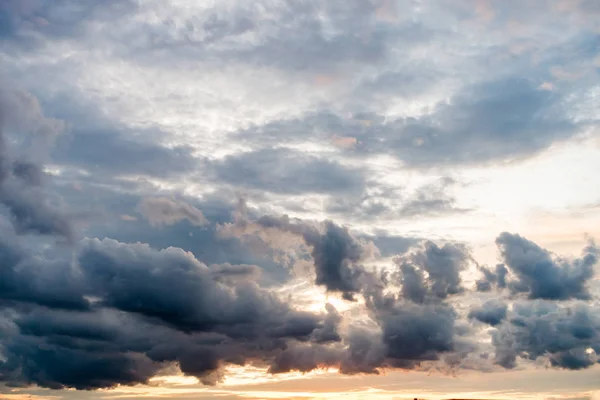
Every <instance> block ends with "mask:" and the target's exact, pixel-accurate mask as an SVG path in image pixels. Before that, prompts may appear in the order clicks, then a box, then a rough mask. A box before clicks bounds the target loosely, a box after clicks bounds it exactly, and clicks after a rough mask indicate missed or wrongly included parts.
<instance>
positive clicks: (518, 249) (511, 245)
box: [496, 232, 598, 300]
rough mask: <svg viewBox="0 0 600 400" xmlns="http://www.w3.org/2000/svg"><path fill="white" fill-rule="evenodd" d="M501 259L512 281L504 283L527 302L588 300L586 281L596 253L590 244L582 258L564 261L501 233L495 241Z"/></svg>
mask: <svg viewBox="0 0 600 400" xmlns="http://www.w3.org/2000/svg"><path fill="white" fill-rule="evenodd" d="M496 245H497V246H498V248H499V249H500V254H501V257H502V259H503V261H504V264H505V265H506V266H507V267H508V269H509V270H510V271H511V272H512V273H513V274H515V276H516V279H515V280H512V281H510V282H509V283H508V285H509V287H510V288H511V290H512V291H513V292H516V293H518V292H525V293H527V294H528V295H529V298H531V299H547V300H567V299H588V298H590V293H589V290H588V287H587V284H588V281H589V280H590V279H591V278H592V277H593V276H594V265H595V264H596V263H597V261H598V256H597V254H598V249H597V248H596V246H595V244H594V243H590V244H589V245H588V246H587V247H586V248H585V249H584V251H583V254H582V257H581V258H578V259H575V260H573V261H568V260H565V259H562V258H559V257H556V256H554V255H553V254H552V253H550V252H549V251H548V250H545V249H543V248H541V247H539V246H538V245H537V244H535V243H533V242H531V241H529V240H527V239H525V238H523V237H521V236H519V235H516V234H510V233H507V232H504V233H502V234H500V236H498V238H497V239H496Z"/></svg>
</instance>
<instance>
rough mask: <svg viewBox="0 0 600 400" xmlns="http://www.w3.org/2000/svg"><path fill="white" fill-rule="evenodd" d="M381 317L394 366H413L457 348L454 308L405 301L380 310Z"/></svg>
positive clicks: (388, 351) (388, 352)
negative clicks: (455, 342)
mask: <svg viewBox="0 0 600 400" xmlns="http://www.w3.org/2000/svg"><path fill="white" fill-rule="evenodd" d="M378 318H379V321H380V324H381V328H382V332H383V342H384V343H385V345H386V347H387V352H386V355H387V357H388V358H389V359H391V360H392V361H391V362H392V365H396V366H399V367H411V366H413V364H416V363H418V362H419V361H426V360H437V359H438V358H439V355H440V354H442V353H445V352H450V351H452V350H453V349H454V321H455V318H456V316H455V315H454V311H453V310H452V308H450V307H447V306H443V305H427V306H421V305H414V304H403V305H399V306H397V307H393V308H392V309H389V310H385V311H380V312H379V314H378Z"/></svg>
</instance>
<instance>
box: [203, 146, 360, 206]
mask: <svg viewBox="0 0 600 400" xmlns="http://www.w3.org/2000/svg"><path fill="white" fill-rule="evenodd" d="M208 164H209V168H210V169H212V170H213V171H214V174H215V178H216V179H217V180H219V181H221V182H226V183H229V184H232V185H236V186H237V187H245V188H249V189H258V190H265V191H269V192H273V193H283V194H304V193H332V194H337V195H342V194H344V193H360V192H361V191H362V190H363V189H364V185H365V182H364V181H365V173H364V172H363V171H362V170H360V169H357V168H351V167H346V166H343V165H342V164H340V163H338V162H335V161H330V160H327V159H325V158H321V157H317V156H314V155H311V154H308V153H304V152H300V151H295V150H291V149H285V148H274V149H261V150H257V151H251V152H243V153H237V154H233V155H230V156H227V157H225V158H224V159H223V160H217V161H208Z"/></svg>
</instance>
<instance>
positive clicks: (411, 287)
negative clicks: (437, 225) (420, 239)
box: [395, 241, 471, 303]
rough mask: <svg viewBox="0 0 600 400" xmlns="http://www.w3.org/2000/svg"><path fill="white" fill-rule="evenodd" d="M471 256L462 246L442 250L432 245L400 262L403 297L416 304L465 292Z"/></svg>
mask: <svg viewBox="0 0 600 400" xmlns="http://www.w3.org/2000/svg"><path fill="white" fill-rule="evenodd" d="M470 260H471V256H470V254H469V252H468V250H467V249H466V248H465V247H464V246H463V245H460V244H453V243H446V244H444V245H443V246H441V247H440V246H438V245H436V244H435V243H433V242H431V241H426V242H424V243H423V245H422V247H421V248H417V249H416V250H415V251H413V252H409V253H407V254H406V255H403V256H400V257H397V258H396V260H395V261H396V263H397V264H398V266H399V268H400V279H401V284H402V296H403V297H404V298H405V299H408V300H411V301H413V302H415V303H423V302H424V301H425V300H426V299H427V297H429V296H433V297H435V298H438V299H445V298H447V297H448V296H451V295H455V294H458V293H461V292H462V291H464V288H463V286H462V280H461V277H460V272H461V271H463V270H464V269H466V267H467V265H468V262H469V261H470Z"/></svg>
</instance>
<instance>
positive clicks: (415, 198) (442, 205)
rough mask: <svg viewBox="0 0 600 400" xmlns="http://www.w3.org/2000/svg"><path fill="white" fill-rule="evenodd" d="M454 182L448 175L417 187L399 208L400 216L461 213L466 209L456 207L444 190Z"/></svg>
mask: <svg viewBox="0 0 600 400" xmlns="http://www.w3.org/2000/svg"><path fill="white" fill-rule="evenodd" d="M454 184H456V182H455V181H454V180H453V179H452V178H449V177H445V178H442V179H440V180H439V181H437V182H435V183H431V184H427V185H424V186H421V187H419V188H418V189H417V190H416V191H415V193H414V194H413V195H412V196H411V197H409V198H408V199H407V200H406V201H405V202H404V204H403V205H402V207H401V208H400V210H399V212H398V213H399V215H400V216H402V217H427V216H431V215H442V214H448V213H461V212H466V211H468V210H465V209H461V208H458V207H456V199H455V198H454V197H453V196H451V195H450V194H448V193H446V191H447V190H448V189H449V188H450V187H451V186H453V185H454Z"/></svg>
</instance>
